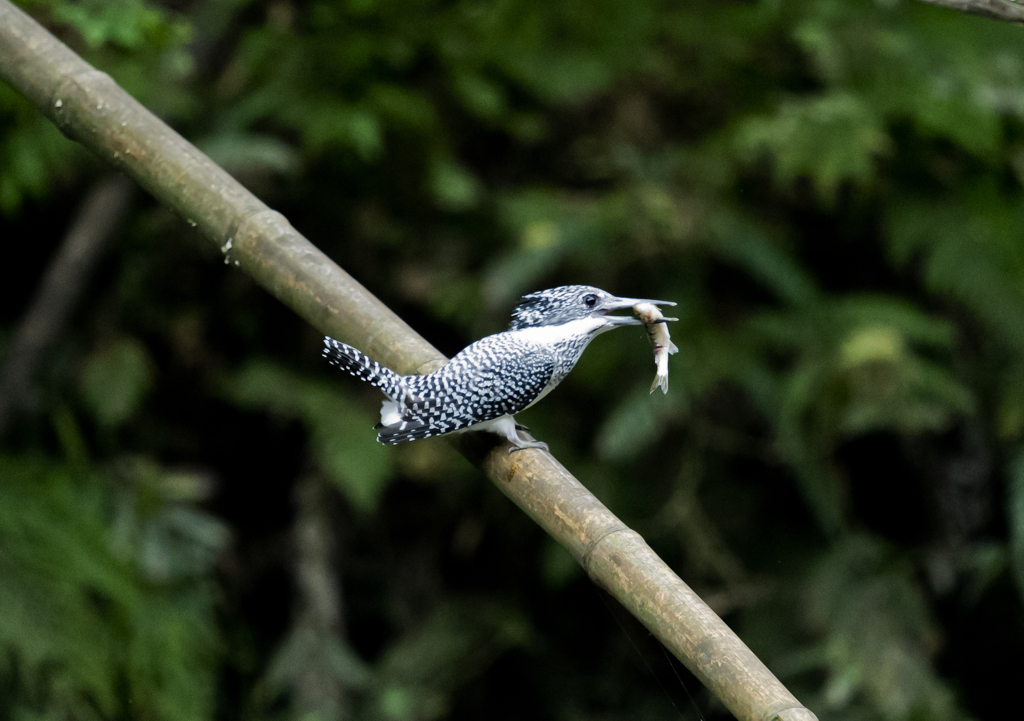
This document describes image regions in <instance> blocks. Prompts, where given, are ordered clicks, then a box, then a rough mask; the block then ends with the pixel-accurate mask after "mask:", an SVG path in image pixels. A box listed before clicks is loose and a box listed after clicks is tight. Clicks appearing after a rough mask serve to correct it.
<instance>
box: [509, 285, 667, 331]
mask: <svg viewBox="0 0 1024 721" xmlns="http://www.w3.org/2000/svg"><path fill="white" fill-rule="evenodd" d="M637 303H651V304H653V305H675V303H673V302H671V301H668V300H647V299H644V298H618V297H616V296H614V295H612V294H611V293H607V292H605V291H603V290H601V289H600V288H595V287H593V286H591V285H563V286H561V287H558V288H549V289H548V290H542V291H538V292H537V293H530V294H529V295H525V296H523V298H522V300H521V301H519V305H517V306H516V308H515V310H514V311H512V323H511V324H509V330H522V329H523V328H538V327H541V326H552V325H563V324H565V323H571V322H573V321H577V320H584V319H588V318H589V319H593V320H594V321H595V323H594V331H602V330H609V329H611V328H615V327H618V326H620V325H640V321H639V320H637V319H636V318H634V317H633V316H632V315H609V314H610V313H611V312H612V311H613V310H622V309H625V308H632V307H633V306H634V305H636V304H637Z"/></svg>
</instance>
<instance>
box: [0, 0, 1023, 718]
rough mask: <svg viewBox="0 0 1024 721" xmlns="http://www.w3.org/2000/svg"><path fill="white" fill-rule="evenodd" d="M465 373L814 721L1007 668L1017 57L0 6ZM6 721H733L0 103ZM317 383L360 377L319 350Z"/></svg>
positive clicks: (111, 180)
mask: <svg viewBox="0 0 1024 721" xmlns="http://www.w3.org/2000/svg"><path fill="white" fill-rule="evenodd" d="M18 4H19V5H20V6H21V7H22V8H23V9H25V10H26V11H27V12H29V13H31V14H32V15H33V16H34V17H35V18H37V19H38V20H39V21H40V22H42V23H43V24H45V25H46V27H48V28H49V29H50V30H51V31H52V32H53V33H54V34H55V35H57V36H58V37H59V38H60V39H61V40H62V41H64V42H65V43H67V44H68V45H70V46H71V47H72V48H74V49H75V51H76V52H78V53H80V54H81V55H82V56H83V57H84V58H85V59H86V60H87V61H88V62H90V63H92V64H93V65H95V66H96V67H98V68H100V69H102V70H103V71H105V72H107V73H109V74H110V75H111V76H112V77H113V78H114V79H115V80H116V81H117V82H118V83H120V84H121V85H122V87H124V88H125V89H126V90H127V91H128V92H130V93H132V94H133V95H134V96H135V97H137V98H138V99H139V100H140V101H141V102H143V103H144V104H145V105H146V106H147V107H149V108H150V109H152V110H153V111H154V112H155V113H157V114H159V115H160V116H161V117H162V118H163V119H164V120H166V121H167V122H168V123H170V124H171V125H172V126H173V127H174V128H175V129H176V130H178V131H179V132H180V133H181V134H182V135H184V136H185V137H186V138H188V139H189V140H190V141H191V142H193V143H195V144H196V145H197V146H198V147H199V148H200V149H202V150H203V151H204V152H206V153H207V154H209V155H210V156H211V157H212V158H213V159H214V160H215V161H216V162H218V163H220V164H221V165H222V166H223V167H224V168H225V169H227V170H228V171H229V172H230V173H231V174H232V175H234V176H235V177H236V178H238V179H239V180H240V181H242V182H243V183H244V184H245V185H246V186H247V187H248V188H250V189H251V190H252V191H253V192H254V193H256V194H257V195H258V196H259V197H260V198H261V199H262V200H264V201H265V202H266V203H267V204H268V205H270V206H271V207H273V208H274V209H276V210H279V211H281V212H282V213H284V214H285V215H286V216H287V217H288V219H289V220H290V222H291V223H292V224H293V225H294V226H295V227H296V228H297V229H298V230H299V231H300V232H302V233H303V234H304V235H305V236H306V237H307V238H309V239H310V240H312V241H313V242H314V243H315V244H316V245H317V246H318V247H319V248H321V249H322V250H323V251H324V252H325V253H327V255H329V256H330V257H331V258H333V259H334V260H335V261H337V262H338V264H340V265H341V266H342V267H343V268H344V269H345V270H347V271H348V272H349V273H351V274H352V275H353V276H354V277H355V278H356V279H357V280H358V281H359V282H361V283H362V284H363V285H365V286H366V287H367V288H368V289H369V290H370V291H371V292H372V293H374V294H376V295H377V296H378V297H379V298H380V299H381V300H383V301H384V302H385V303H386V304H388V306H389V307H390V308H392V309H393V310H394V311H395V312H396V313H398V314H399V315H400V316H401V317H402V318H403V319H404V320H405V321H406V322H408V323H409V324H410V325H411V326H412V327H413V328H414V329H415V330H416V331H417V332H419V333H420V334H421V335H422V336H423V337H425V338H426V339H427V340H428V341H429V342H431V343H432V344H434V345H435V346H436V347H437V348H438V349H439V350H441V351H442V352H443V353H445V354H446V355H448V356H451V355H454V354H455V353H457V352H458V351H459V350H461V349H462V348H463V347H465V346H466V345H467V344H469V343H470V342H472V341H474V340H476V339H478V338H481V337H483V336H484V335H487V334H490V333H494V332H497V331H500V330H503V329H504V328H505V327H507V324H508V322H509V319H510V314H511V311H512V308H513V307H514V306H515V304H516V302H517V300H518V299H519V298H520V297H521V296H522V295H524V294H526V293H530V292H533V291H537V290H540V289H543V288H549V287H553V286H557V285H564V284H588V285H594V286H598V287H600V288H603V289H605V290H607V291H609V292H611V293H613V294H616V295H621V296H632V297H646V298H665V299H671V300H674V301H676V302H677V303H678V305H677V306H676V307H675V308H673V309H672V310H671V312H670V313H669V314H670V315H673V316H677V317H678V318H679V320H678V322H675V323H673V324H672V325H671V332H672V338H673V340H674V342H675V343H676V344H677V345H678V346H679V349H680V350H679V353H678V354H677V355H675V356H673V357H672V359H671V360H670V365H669V369H670V378H671V384H670V390H669V393H668V394H667V395H662V394H661V393H660V392H656V393H654V394H653V395H652V394H649V393H648V390H649V389H650V387H651V381H652V379H653V377H654V372H655V368H654V363H653V359H652V354H651V347H650V345H649V343H648V341H647V339H646V338H645V334H644V332H643V329H641V328H624V329H620V330H615V331H613V332H611V333H608V334H607V335H604V336H602V337H600V338H598V339H597V340H596V341H595V342H594V343H593V344H592V345H591V346H590V348H589V349H588V350H587V351H586V353H585V354H584V356H583V359H582V361H581V362H580V364H579V365H578V366H577V368H576V369H575V370H574V371H573V372H572V374H571V375H570V376H569V377H568V378H567V379H566V381H565V382H563V383H562V385H561V386H559V388H558V389H557V390H556V391H555V392H554V393H552V394H551V395H550V396H548V397H546V398H545V399H544V400H543V401H542V402H541V403H540V404H538V405H537V406H536V407H534V408H531V409H529V410H528V411H527V412H525V413H523V414H522V415H521V416H520V417H519V420H520V421H521V422H522V423H525V424H526V425H528V426H529V427H530V430H531V433H532V434H533V435H534V437H536V438H538V439H540V440H543V441H545V442H546V443H548V444H549V445H550V447H551V450H552V452H553V453H554V454H555V456H556V457H557V458H558V459H559V460H560V461H561V462H562V463H563V464H564V465H565V466H566V467H567V468H568V469H569V470H570V471H572V472H573V473H574V474H575V475H576V476H577V477H578V478H579V479H580V480H581V481H582V482H583V483H584V484H585V485H586V486H587V487H588V488H590V489H591V490H592V491H593V492H594V493H595V494H596V495H597V496H598V497H599V498H600V499H601V501H603V502H604V503H605V504H606V505H607V506H608V507H609V508H610V509H611V510H612V511H614V512H615V513H616V514H617V515H618V516H620V517H621V518H622V519H623V520H624V521H625V522H626V523H627V524H628V525H629V526H631V527H632V528H635V529H636V530H638V531H639V532H640V533H641V534H643V536H644V537H645V538H646V539H647V541H648V542H649V543H650V544H651V545H652V547H653V548H654V549H655V550H656V551H657V552H658V553H659V554H660V555H661V556H662V557H663V558H664V559H665V561H666V562H667V563H668V564H669V565H670V566H671V567H672V568H673V569H675V570H676V571H677V572H678V573H679V574H680V575H681V576H682V578H683V579H684V580H685V581H686V582H687V583H688V584H690V585H691V586H692V587H693V588H694V589H695V590H696V591H697V592H698V593H699V594H700V595H701V596H702V597H703V598H704V599H705V600H706V601H707V602H708V603H709V604H710V605H711V606H712V607H713V608H714V609H715V610H716V612H718V613H719V614H720V615H721V616H722V617H723V618H724V619H725V620H726V621H727V622H728V623H729V624H730V626H731V627H732V628H733V629H735V630H736V631H737V633H738V634H739V635H740V636H741V638H742V639H743V640H744V641H745V642H746V643H747V644H748V645H749V646H750V647H751V648H752V649H753V650H754V652H755V653H757V654H758V656H759V657H760V658H761V659H762V660H763V661H764V662H765V663H766V664H767V665H768V666H769V667H770V668H771V669H772V671H773V672H774V673H775V674H776V675H777V676H778V677H779V678H780V679H781V680H782V682H783V683H785V684H786V685H787V687H788V688H789V689H790V690H791V691H792V692H793V693H794V694H796V696H797V697H798V698H799V699H800V700H801V701H802V702H803V703H804V704H806V705H807V707H808V708H810V709H811V710H813V711H814V712H815V713H816V714H817V716H818V718H819V719H821V720H822V721H868V720H874V719H879V720H881V721H943V720H946V719H949V720H952V719H957V720H960V719H969V718H977V719H995V718H1002V717H1003V716H1004V714H1005V709H1007V708H1013V707H1016V706H1017V705H1019V704H1016V703H1015V691H1016V686H1015V681H1016V679H1017V676H1018V675H1019V671H1018V669H1017V668H1016V666H1015V665H1014V663H1015V660H1017V661H1019V659H1020V658H1021V657H1022V655H1024V613H1022V598H1024V596H1022V593H1024V321H1022V319H1024V242H1022V239H1024V52H1022V47H1024V28H1022V27H1019V26H1016V25H1013V24H1010V23H1005V22H999V21H996V20H989V19H984V18H979V17H973V16H970V15H967V14H963V13H957V12H955V11H953V10H950V9H946V8H942V7H936V6H934V5H929V4H925V3H912V2H909V0H894V1H891V2H868V1H867V0H842V1H837V0H799V1H797V2H790V3H778V2H771V1H768V0H764V1H759V0H752V1H745V2H739V1H725V2H723V1H720V0H714V1H712V0H706V1H694V2H684V3H676V2H666V1H664V0H629V1H628V2H627V1H626V0H590V1H589V2H581V1H577V0H566V1H565V2H541V1H539V0H505V1H497V2H486V1H483V0H411V1H410V0H316V1H313V2H297V1H292V0H270V1H268V2H259V1H256V2H253V1H250V0H205V1H204V0H194V1H191V0H181V1H178V0H171V1H170V2H161V3H158V2H144V1H143V0H19V3H18ZM0 242H2V248H3V250H4V259H5V260H4V261H3V262H0V721H22V720H25V719H74V720H75V721H87V720H88V721H93V720H95V719H113V720H116V719H147V720H151V721H202V720H204V719H210V720H213V719H224V720H226V721H231V720H238V721H286V720H290V719H294V720H295V721H299V719H302V720H303V721H341V720H352V721H363V720H365V721H376V720H382V721H383V720H395V721H433V720H434V719H453V720H460V721H461V720H468V719H481V718H488V719H560V720H561V719H565V720H566V721H584V720H593V721H614V720H619V719H621V720H623V721H625V720H626V719H629V720H634V719H667V718H685V719H700V718H703V719H707V721H717V720H718V719H725V718H729V716H728V714H727V712H726V711H725V710H724V708H723V707H722V706H721V705H720V704H718V703H717V702H716V701H715V700H714V699H713V698H712V697H711V696H710V695H709V694H708V693H707V692H706V691H705V690H704V689H703V688H702V687H701V686H700V684H699V683H698V682H697V681H696V680H695V679H694V678H693V677H692V676H691V675H690V674H689V673H688V672H687V671H686V670H685V669H683V668H682V667H681V666H680V664H678V663H677V662H675V660H674V659H672V658H671V657H670V656H669V655H668V654H666V653H664V652H663V650H662V649H661V647H660V645H659V644H658V642H657V641H656V640H655V639H654V638H653V637H651V636H650V635H649V634H648V632H647V631H646V630H645V629H644V628H643V627H642V626H640V625H639V624H638V623H637V622H636V621H635V620H634V619H633V618H632V617H631V616H630V615H629V614H628V613H627V612H625V611H624V610H623V609H622V608H620V607H619V606H618V605H617V603H616V602H615V601H614V600H612V599H610V598H609V597H607V596H606V595H604V593H603V592H601V591H599V590H598V589H597V588H595V587H594V586H593V585H592V584H591V583H590V582H589V580H588V579H587V578H586V576H585V574H584V573H583V571H582V570H581V569H580V568H579V566H578V565H577V564H576V562H575V561H574V560H573V558H572V557H571V556H570V555H569V554H568V553H567V552H566V551H564V550H562V549H561V548H560V547H559V546H557V545H556V544H555V543H554V542H553V541H552V540H551V539H549V538H548V537H547V536H546V535H545V534H544V533H543V531H541V530H540V529H539V528H538V527H537V526H536V525H535V524H534V523H533V522H532V521H530V519H529V518H527V517H526V516H525V515H524V514H523V513H522V512H520V511H519V510H518V509H517V508H516V507H515V506H513V505H512V504H511V503H510V502H509V501H508V500H507V499H506V498H505V496H503V495H502V494H501V493H500V492H499V491H498V490H497V489H496V488H495V487H493V486H492V485H491V484H490V483H488V482H487V481H486V479H485V478H484V477H483V476H482V475H481V474H480V473H479V472H478V471H477V470H476V469H474V468H473V467H472V466H470V465H469V464H468V463H466V462H465V461H464V460H463V459H462V458H460V457H459V456H458V455H457V454H456V453H455V452H454V451H453V450H452V449H451V448H449V446H448V445H447V444H446V443H445V442H444V441H443V440H439V439H429V440H425V441H417V442H414V443H410V444H404V445H400V446H396V447H383V446H381V445H379V444H378V443H376V441H375V432H374V431H373V430H372V426H373V425H374V423H375V422H376V421H377V420H378V416H377V413H378V408H379V402H380V400H381V397H380V394H379V393H378V392H377V391H375V390H374V389H372V388H370V387H368V386H364V385H362V384H360V383H358V382H357V381H356V380H355V379H353V378H351V377H349V376H348V375H347V374H343V373H340V372H338V371H337V370H334V369H331V368H329V367H328V366H327V364H326V363H325V362H324V361H323V360H322V358H321V356H320V351H321V337H320V335H319V333H318V332H317V331H316V330H314V329H313V328H312V327H310V326H309V325H307V324H306V323H305V322H304V321H302V320H301V319H300V318H298V317H297V316H296V315H294V314H293V313H292V312H291V311H290V310H288V309H287V308H286V307H284V306H283V305H282V304H281V303H279V302H278V301H277V300H276V299H275V298H273V297H272V296H270V295H269V294H267V293H266V292H265V291H263V290H262V289H261V288H260V287H259V286H257V285H256V284H255V283H254V282H253V281H251V280H250V279H249V278H248V277H247V276H246V275H244V274H242V273H241V272H240V271H239V270H237V269H235V268H234V267H232V266H230V265H226V264H225V262H224V260H223V257H222V255H221V254H220V253H218V252H217V250H216V249H215V248H214V247H212V246H211V245H210V244H209V243H208V242H207V241H206V240H204V239H202V238H201V237H199V235H198V233H197V231H196V230H195V229H194V228H193V227H191V226H190V225H189V224H188V223H187V222H186V221H185V220H183V219H181V218H179V217H177V216H175V215H174V214H173V213H172V212H170V211H169V210H167V209H166V208H165V207H163V206H160V205H159V204H157V203H156V202H155V201H153V200H152V199H151V198H150V197H149V196H148V195H146V194H145V193H143V192H141V191H138V190H137V189H134V188H133V187H132V186H131V184H130V183H126V182H124V181H123V180H119V179H118V177H117V176H115V175H114V174H113V173H112V172H111V171H110V170H109V169H107V168H106V167H104V166H103V165H102V163H100V162H99V161H98V160H97V159H96V158H94V157H92V156H91V155H89V154H88V153H87V152H85V151H84V150H82V149H81V148H79V147H77V146H76V145H74V144H73V143H72V142H71V141H69V140H67V139H65V138H64V137H63V136H62V135H61V134H60V133H59V131H58V130H56V128H54V127H53V126H52V125H51V124H50V123H49V122H48V121H47V120H46V119H45V118H43V116H41V115H40V114H39V113H38V112H37V111H36V110H35V108H34V107H33V106H31V105H30V104H29V103H28V101H26V100H25V99H24V98H22V97H21V96H20V95H19V94H18V93H17V92H16V91H14V90H13V89H11V88H10V87H9V86H7V85H5V84H2V83H0ZM342 340H344V339H342Z"/></svg>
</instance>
